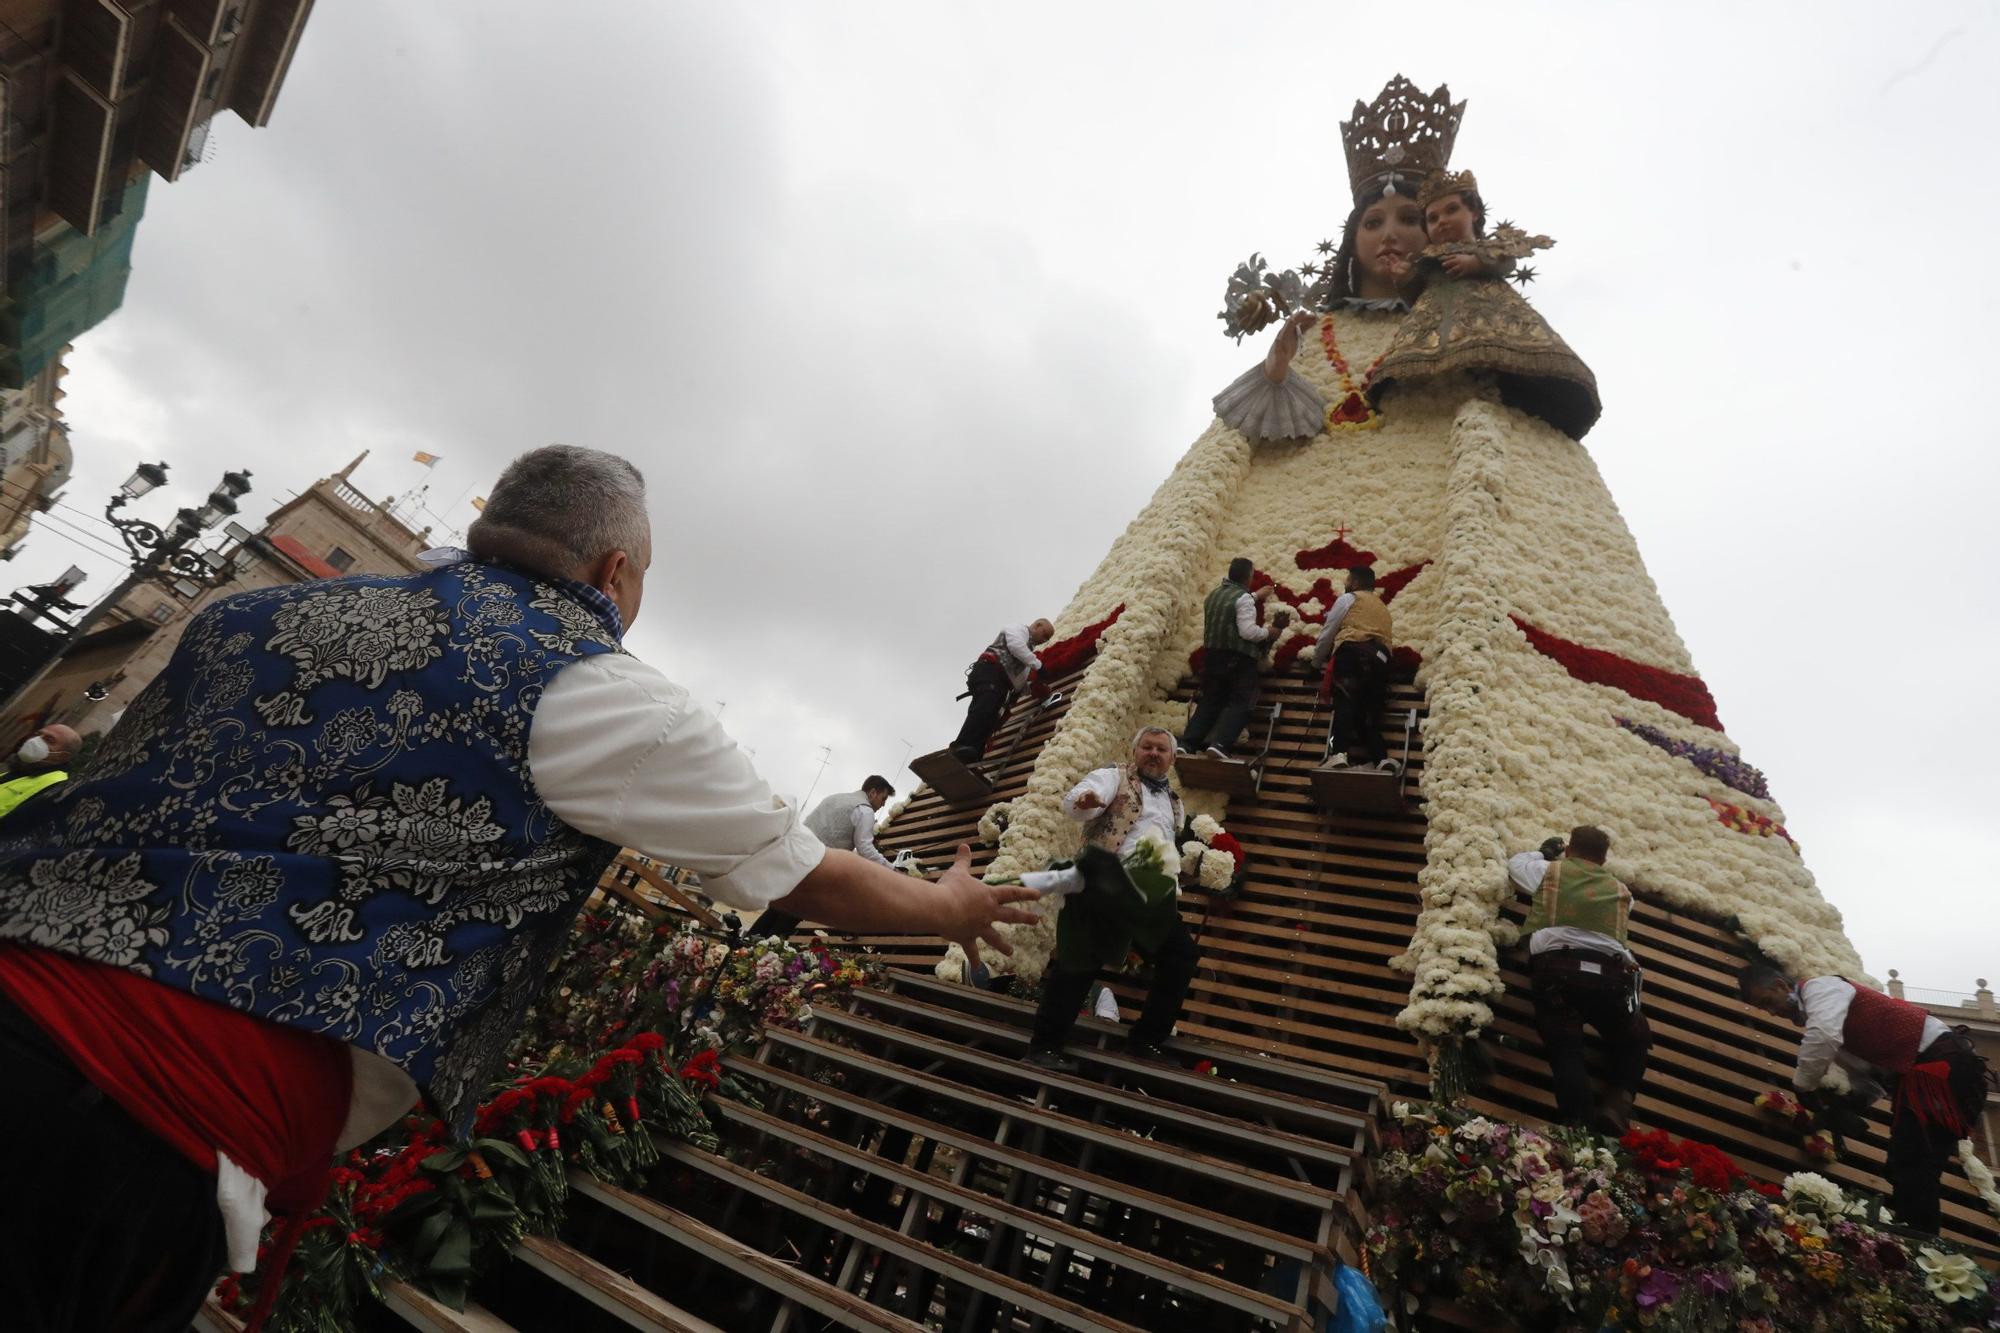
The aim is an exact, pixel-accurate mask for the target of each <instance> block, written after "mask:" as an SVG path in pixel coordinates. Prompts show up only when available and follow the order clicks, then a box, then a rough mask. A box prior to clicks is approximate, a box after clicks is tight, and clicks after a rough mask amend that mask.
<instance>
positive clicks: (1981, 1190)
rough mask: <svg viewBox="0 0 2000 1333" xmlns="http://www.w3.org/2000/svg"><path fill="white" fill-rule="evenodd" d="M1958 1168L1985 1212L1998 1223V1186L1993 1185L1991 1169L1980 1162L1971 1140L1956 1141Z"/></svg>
mask: <svg viewBox="0 0 2000 1333" xmlns="http://www.w3.org/2000/svg"><path fill="white" fill-rule="evenodd" d="M1958 1166H1959V1169H1960V1170H1961V1171H1963V1172H1965V1179H1966V1181H1967V1183H1969V1184H1970V1185H1971V1186H1972V1188H1973V1190H1974V1191H1975V1192H1976V1193H1977V1194H1978V1195H1979V1200H1980V1202H1981V1203H1984V1204H1985V1205H1986V1211H1988V1212H1990V1213H1992V1214H1993V1220H1994V1221H1996V1222H2000V1186H1995V1184H1994V1183H1993V1168H1991V1167H1989V1166H1988V1165H1986V1163H1985V1162H1983V1161H1981V1160H1980V1157H1979V1150H1978V1149H1977V1148H1975V1147H1973V1144H1972V1140H1971V1139H1960V1140H1959V1141H1958Z"/></svg>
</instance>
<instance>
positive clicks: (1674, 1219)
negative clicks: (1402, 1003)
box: [1364, 1103, 2000, 1333]
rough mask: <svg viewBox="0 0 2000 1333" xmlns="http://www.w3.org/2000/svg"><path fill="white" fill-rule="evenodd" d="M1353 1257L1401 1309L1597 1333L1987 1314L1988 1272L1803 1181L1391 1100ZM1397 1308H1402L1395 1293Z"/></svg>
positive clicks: (1711, 1157)
mask: <svg viewBox="0 0 2000 1333" xmlns="http://www.w3.org/2000/svg"><path fill="white" fill-rule="evenodd" d="M1392 1115H1393V1117H1394V1123H1393V1124H1392V1125H1391V1126H1390V1127H1389V1129H1388V1130H1387V1131H1386V1133H1385V1134H1384V1139H1383V1147H1382V1151H1381V1153H1380V1154H1379V1156H1378V1157H1377V1158H1376V1159H1375V1162H1374V1166H1375V1176H1376V1180H1377V1190H1376V1200H1375V1221H1374V1224H1373V1225H1372V1226H1371V1227H1370V1228H1369V1230H1368V1232H1367V1234H1366V1237H1365V1240H1364V1249H1365V1253H1366V1256H1367V1258H1368V1259H1369V1261H1370V1262H1369V1267H1370V1270H1371V1272H1372V1276H1373V1278H1374V1280H1375V1283H1376V1286H1377V1287H1378V1288H1379V1289H1381V1290H1382V1291H1383V1293H1384V1294H1385V1295H1386V1296H1388V1297H1389V1298H1390V1300H1389V1301H1385V1304H1388V1303H1391V1302H1395V1303H1399V1304H1400V1305H1402V1306H1403V1308H1405V1309H1409V1310H1416V1309H1418V1308H1420V1307H1421V1305H1422V1304H1423V1302H1424V1300H1425V1298H1426V1297H1437V1298H1445V1299H1451V1300H1455V1301H1457V1302H1459V1303H1460V1304H1462V1305H1463V1306H1464V1307H1466V1308H1467V1311H1468V1312H1469V1313H1471V1314H1473V1315H1475V1316H1484V1317H1485V1318H1486V1319H1488V1320H1490V1321H1491V1322H1492V1323H1493V1324H1496V1325H1507V1326H1515V1327H1566V1328H1567V1327H1575V1328H1590V1329H1603V1330H1630V1329H1639V1328H1649V1329H1666V1328H1671V1329H1682V1330H1701V1331H1704V1333H1705V1331H1706V1330H1712V1329H1725V1328H1726V1329H1733V1330H1742V1331H1746V1333H1770V1331H1771V1330H1776V1329H1779V1328H1814V1329H1825V1330H1855V1331H1856V1333H1859V1331H1860V1330H1863V1329H1866V1330H1871V1331H1872V1330H1902V1329H1908V1330H1932V1329H1945V1328H1953V1329H1956V1328H1968V1327H1985V1326H1986V1321H1987V1320H1989V1319H1993V1318H1995V1317H1996V1316H2000V1278H1996V1277H1992V1276H1989V1275H1988V1274H1986V1273H1984V1272H1982V1271H1980V1270H1979V1269H1978V1268H1977V1266H1975V1265H1974V1264H1973V1263H1972V1261H1971V1260H1970V1259H1968V1258H1966V1257H1965V1256H1964V1255H1961V1254H1958V1253H1956V1252H1953V1251H1951V1250H1949V1249H1948V1248H1946V1247H1944V1246H1943V1245H1941V1244H1937V1243H1935V1242H1931V1241H1929V1240H1928V1238H1924V1237H1911V1236H1909V1235H1908V1234H1907V1233H1902V1232H1898V1231H1892V1230H1887V1229H1885V1228H1884V1226H1883V1225H1882V1224H1883V1223H1884V1222H1885V1221H1886V1220H1887V1215H1886V1213H1885V1212H1884V1211H1883V1210H1882V1209H1881V1207H1880V1205H1879V1204H1878V1203H1876V1202H1874V1201H1872V1200H1868V1199H1862V1198H1854V1197H1850V1196H1848V1195H1847V1194H1845V1193H1844V1192H1843V1191H1842V1190H1841V1189H1840V1188H1839V1187H1838V1186H1837V1185H1835V1184H1834V1183H1833V1182H1831V1181H1829V1180H1826V1179H1825V1178H1824V1177H1821V1176H1818V1175H1814V1174H1812V1173H1810V1172H1800V1173H1797V1174H1794V1175H1791V1176H1788V1177H1786V1179H1785V1181H1784V1183H1783V1184H1782V1185H1770V1184H1765V1183H1762V1182H1757V1181H1753V1180H1751V1179H1750V1178H1749V1177H1748V1176H1746V1175H1745V1174H1744V1173H1743V1172H1742V1170H1741V1169H1740V1168H1739V1167H1737V1165H1736V1163H1735V1162H1733V1161H1731V1160H1730V1158H1729V1157H1728V1155H1727V1154H1725V1153H1723V1152H1721V1151H1720V1150H1718V1149H1716V1148H1714V1147H1712V1146H1710V1145H1707V1144H1703V1143H1699V1142H1697V1141H1694V1140H1688V1139H1682V1140H1675V1139H1673V1138H1672V1137H1671V1136H1669V1135H1667V1134H1665V1133H1664V1132H1655V1133H1651V1134H1636V1133H1634V1134H1628V1135H1627V1136H1626V1137H1625V1138H1624V1139H1623V1140H1621V1141H1620V1142H1619V1144H1618V1145H1617V1146H1616V1147H1612V1146H1609V1145H1608V1144H1607V1142H1606V1140H1603V1139H1600V1138H1597V1137H1596V1136H1594V1135H1591V1134H1587V1133H1583V1132H1581V1131H1573V1130H1553V1131H1550V1132H1548V1133H1542V1132H1538V1131H1535V1130H1531V1129H1526V1128H1523V1127H1519V1126H1515V1125H1510V1124H1506V1123H1504V1122H1498V1121H1492V1120H1487V1119H1485V1118H1483V1117H1479V1116H1467V1115H1463V1114H1461V1113H1458V1112H1454V1111H1452V1110H1450V1109H1448V1108H1441V1107H1437V1106H1424V1105H1421V1104H1420V1105H1416V1106H1412V1105H1409V1104H1406V1103H1397V1104H1396V1105H1395V1106H1394V1107H1393V1108H1392ZM1398 1298H1400V1300H1398Z"/></svg>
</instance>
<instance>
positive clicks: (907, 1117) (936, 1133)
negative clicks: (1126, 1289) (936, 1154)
mask: <svg viewBox="0 0 2000 1333" xmlns="http://www.w3.org/2000/svg"><path fill="white" fill-rule="evenodd" d="M723 1066H724V1068H726V1069H728V1070H729V1071H730V1072H731V1073H732V1074H735V1075H737V1076H738V1077H741V1078H747V1079H750V1080H753V1081H756V1082H760V1083H763V1084H766V1085H768V1086H770V1087H773V1088H777V1089H780V1090H783V1091H786V1092H792V1093H796V1094H798V1095H800V1096H803V1097H807V1098H811V1099H813V1100H816V1101H821V1102H825V1103H826V1104H827V1105H829V1106H837V1107H839V1108H840V1109H842V1110H844V1111H848V1112H851V1113H853V1114H856V1115H859V1116H863V1117H866V1118H869V1119H872V1120H874V1121H875V1122H876V1123H878V1124H881V1125H885V1126H890V1127H893V1128H897V1129H902V1130H906V1131H908V1132H909V1133H912V1134H916V1135H919V1136H921V1137H923V1138H926V1139H931V1140H933V1141H935V1142H937V1143H941V1144H946V1145H948V1146H950V1147H952V1148H955V1149H957V1150H958V1151H959V1152H962V1153H966V1154H969V1155H970V1156H973V1157H975V1158H981V1159H984V1160H987V1161H991V1162H994V1163H997V1164H999V1165H1001V1166H1004V1167H1006V1168H1007V1169H1008V1170H1012V1171H1020V1172H1023V1173H1025V1174H1027V1175H1029V1176H1033V1177H1036V1178H1038V1179H1041V1180H1046V1181H1050V1182H1059V1183H1062V1184H1065V1185H1068V1186H1069V1187H1070V1188H1072V1189H1076V1190H1081V1191H1083V1192H1085V1193H1088V1194H1095V1195H1099V1196H1101V1197H1103V1198H1106V1199H1110V1200H1113V1201H1114V1202H1117V1203H1120V1204H1123V1205H1125V1206H1126V1207H1128V1208H1136V1209H1138V1210H1139V1211H1141V1212H1144V1213H1151V1214H1154V1215H1155V1216H1159V1217H1163V1218H1168V1219H1170V1220H1172V1221H1175V1222H1178V1223H1180V1224H1181V1225H1183V1226H1188V1227H1194V1228H1196V1229H1198V1230H1203V1231H1207V1232H1210V1233H1212V1234H1215V1235H1221V1236H1226V1237H1229V1238H1231V1239H1234V1240H1238V1241H1240V1242H1242V1243H1244V1244H1247V1245H1255V1246H1257V1247H1259V1248H1261V1249H1263V1250H1265V1251H1266V1252H1268V1253H1270V1254H1275V1255H1278V1256H1281V1257H1283V1258H1286V1259H1293V1260H1297V1261H1299V1262H1304V1263H1309V1262H1311V1261H1313V1260H1314V1259H1315V1258H1317V1257H1318V1254H1319V1252H1318V1250H1317V1249H1316V1248H1315V1246H1314V1243H1313V1242H1312V1241H1311V1240H1309V1239H1302V1238H1300V1237H1298V1236H1294V1235H1291V1234H1289V1233H1287V1232H1283V1231H1278V1230H1275V1229H1273V1228H1271V1227H1268V1226H1265V1225H1264V1224H1263V1223H1261V1222H1257V1221H1253V1220H1250V1219H1245V1218H1236V1217H1230V1216H1227V1215H1225V1214H1222V1213H1218V1212H1215V1211H1213V1210H1211V1209H1208V1208H1204V1207H1202V1206H1201V1205H1199V1204H1196V1203H1192V1202H1189V1201H1187V1200H1183V1199H1177V1198H1171V1197H1169V1196H1167V1195H1163V1194H1157V1193H1155V1192H1153V1191H1151V1190H1146V1189H1141V1188H1139V1187H1138V1186H1135V1185H1129V1184H1127V1183H1125V1182H1123V1181H1120V1180H1117V1179H1114V1178H1112V1177H1110V1176H1105V1175H1099V1174H1096V1173H1094V1172H1091V1171H1087V1170H1084V1169H1081V1168H1079V1167H1076V1166H1073V1165H1071V1164H1069V1163H1065V1162H1058V1161H1054V1160H1053V1159H1050V1158H1047V1157H1043V1156H1041V1155H1040V1154H1038V1153H1032V1152H1027V1151H1024V1150H1022V1149H1019V1148H1015V1147H1012V1146H1010V1145H1007V1144H1002V1143H996V1142H993V1141H992V1140H989V1139H985V1138H981V1137H979V1136H977V1135H974V1134H968V1133H964V1132H962V1131H960V1130H958V1129H955V1128H953V1127H952V1126H950V1125H946V1124H944V1123H942V1122H940V1121H936V1120H932V1119H929V1118H928V1117H925V1116H920V1115H916V1114H914V1113H912V1112H909V1111H902V1110H897V1109H894V1108H890V1107H885V1106H883V1105H881V1104H880V1103H877V1102H873V1101H870V1100H869V1099H867V1098H865V1097H862V1096H859V1095H856V1094H852V1093H848V1092H844V1091H842V1090H840V1089H839V1088H835V1087H831V1086H829V1085H827V1084H823V1083H819V1082H817V1081H815V1080H813V1079H810V1078H807V1077H805V1076H804V1075H801V1074H794V1073H792V1072H791V1071H790V1070H786V1069H780V1068H778V1067H776V1066H775V1065H767V1064H763V1063H761V1062H758V1061H752V1060H735V1059H730V1060H725V1061H724V1062H723Z"/></svg>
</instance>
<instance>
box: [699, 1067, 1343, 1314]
mask: <svg viewBox="0 0 2000 1333" xmlns="http://www.w3.org/2000/svg"><path fill="white" fill-rule="evenodd" d="M710 1106H711V1108H712V1109H713V1110H714V1111H715V1112H716V1113H717V1114H718V1115H720V1116H722V1117H723V1118H724V1119H726V1120H730V1121H733V1122H735V1123H737V1124H740V1125H744V1126H747V1127H750V1128H752V1129H755V1130H757V1131H758V1132H760V1133H763V1134H766V1135H769V1136H770V1137H772V1138H776V1139H780V1140H782V1141H784V1142H786V1143H790V1144H793V1145H795V1146H797V1147H801V1148H806V1149H808V1150H810V1151H812V1152H815V1153H818V1154H819V1155H820V1156H822V1157H825V1158H828V1159H830V1160H832V1161H836V1162H839V1163H841V1164H842V1165H844V1166H849V1167H852V1168H854V1169H855V1170H857V1171H862V1172H865V1173H866V1174H868V1175H871V1176H875V1177H878V1178H880V1179H883V1180H889V1181H893V1182H895V1183H896V1184H897V1185H899V1186H901V1187H902V1188H904V1189H907V1190H913V1191H915V1192H916V1193H918V1194H922V1195H924V1196H926V1197H928V1198H932V1199H936V1200H938V1201H939V1202H940V1203H945V1204H949V1205H951V1206H953V1207H957V1208H962V1209H964V1210H966V1211H967V1212H969V1213H973V1214H975V1215H977V1216H980V1217H986V1218H990V1219H992V1220H993V1221H995V1222H1006V1223H1009V1224H1011V1225H1013V1226H1014V1227H1015V1228H1016V1229H1017V1230H1019V1231H1020V1232H1021V1233H1022V1234H1023V1235H1026V1236H1039V1237H1042V1238H1044V1239H1047V1240H1055V1239H1060V1240H1063V1241H1066V1242H1067V1243H1068V1244H1070V1245H1071V1246H1072V1247H1074V1248H1076V1249H1080V1250H1083V1251H1085V1252H1087V1253H1090V1254H1095V1255H1101V1256H1103V1257H1104V1258H1106V1259H1107V1260H1109V1261H1111V1262H1112V1263H1114V1264H1115V1265H1116V1266H1118V1267H1121V1268H1129V1269H1131V1270H1132V1271H1134V1272H1137V1273H1143V1274H1145V1275H1147V1276H1148V1277H1152V1278H1154V1279H1156V1280H1157V1281H1160V1282H1163V1283H1165V1284H1166V1285H1167V1286H1170V1287H1174V1288H1177V1289H1179V1290H1181V1291H1185V1292H1188V1293H1191V1294H1193V1295H1196V1296H1201V1297H1204V1298H1206V1299H1209V1300H1214V1301H1219V1302H1220V1303H1222V1304H1224V1305H1228V1306H1232V1307H1233V1308H1235V1309H1238V1310H1242V1311H1244V1312H1246V1313H1248V1314H1253V1315H1258V1316H1261V1317H1265V1318H1272V1319H1278V1320H1284V1319H1287V1318H1289V1317H1290V1316H1291V1315H1293V1314H1300V1313H1303V1311H1301V1310H1300V1307H1298V1306H1295V1305H1291V1304H1288V1303H1287V1302H1285V1301H1282V1300H1280V1299H1279V1298H1277V1297H1275V1296H1270V1295H1267V1294H1265V1293H1264V1292H1261V1291H1254V1290H1252V1289H1250V1288H1248V1287H1243V1286H1239V1285H1237V1284H1236V1283H1234V1282H1231V1281H1229V1280H1227V1279H1226V1278H1222V1277H1217V1276H1214V1275H1212V1274H1208V1273H1202V1272H1198V1271H1196V1270H1195V1269H1192V1268H1188V1267H1185V1266H1183V1265H1181V1264H1177V1263H1175V1262H1173V1261H1172V1260H1170V1259H1163V1258H1156V1257H1154V1256H1153V1255H1150V1254H1147V1253H1145V1252H1144V1251H1141V1250H1135V1249H1133V1248H1132V1247H1131V1246H1128V1245H1122V1244H1120V1243H1118V1242H1117V1241H1114V1240H1110V1239H1108V1238H1106V1237H1104V1236H1100V1235H1098V1234H1096V1233H1095V1232H1091V1231H1087V1230H1085V1229H1084V1228H1082V1227H1078V1226H1073V1225H1071V1224H1070V1223H1068V1222H1066V1221H1063V1220H1062V1219H1060V1218H1055V1217H1051V1216H1049V1215H1047V1214H1045V1213H1038V1212H1035V1211H1034V1210H1032V1209H1029V1208H1022V1207H1019V1206H1017V1205H1015V1204H1011V1203H1008V1202H1007V1201H1006V1200H1004V1199H1000V1198H996V1197H995V1196H993V1195H990V1194H982V1193H980V1192H979V1191H978V1190H973V1189H967V1188H965V1187H964V1186H961V1185H954V1184H952V1183H950V1182H949V1181H945V1180H940V1179H939V1178H938V1177H936V1176H932V1175H926V1174H924V1173H922V1172H918V1171H911V1170H909V1169H908V1168H906V1167H903V1166H900V1165H898V1164H896V1163H894V1162H889V1161H886V1160H884V1159H883V1158H880V1157H876V1156H874V1155H872V1154H870V1153H866V1152H863V1151H861V1150H860V1149H857V1148H852V1147H849V1146H848V1145H846V1144H844V1143H839V1142H836V1141H835V1140H833V1139H830V1138H827V1137H826V1136H825V1135H823V1134H816V1133H814V1132H813V1131H812V1130H809V1129H805V1128H802V1127H800V1126H798V1125H793V1124H788V1123H787V1122H785V1121H783V1120H780V1119H778V1118H777V1117H776V1116H772V1115H767V1114H765V1113H764V1112H762V1111H757V1110H753V1109H751V1108H750V1107H747V1106H744V1105H743V1104H741V1103H740V1102H729V1101H722V1100H716V1101H712V1102H710Z"/></svg>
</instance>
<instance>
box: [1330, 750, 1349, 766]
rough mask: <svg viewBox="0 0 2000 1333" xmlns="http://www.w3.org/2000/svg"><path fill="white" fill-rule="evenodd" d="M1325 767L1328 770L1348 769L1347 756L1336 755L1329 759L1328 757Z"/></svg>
mask: <svg viewBox="0 0 2000 1333" xmlns="http://www.w3.org/2000/svg"><path fill="white" fill-rule="evenodd" d="M1326 766H1327V767H1328V768H1347V767H1349V764H1348V762H1347V756H1346V754H1344V753H1342V754H1337V755H1333V756H1331V757H1330V758H1329V759H1328V760H1327V761H1326Z"/></svg>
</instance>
